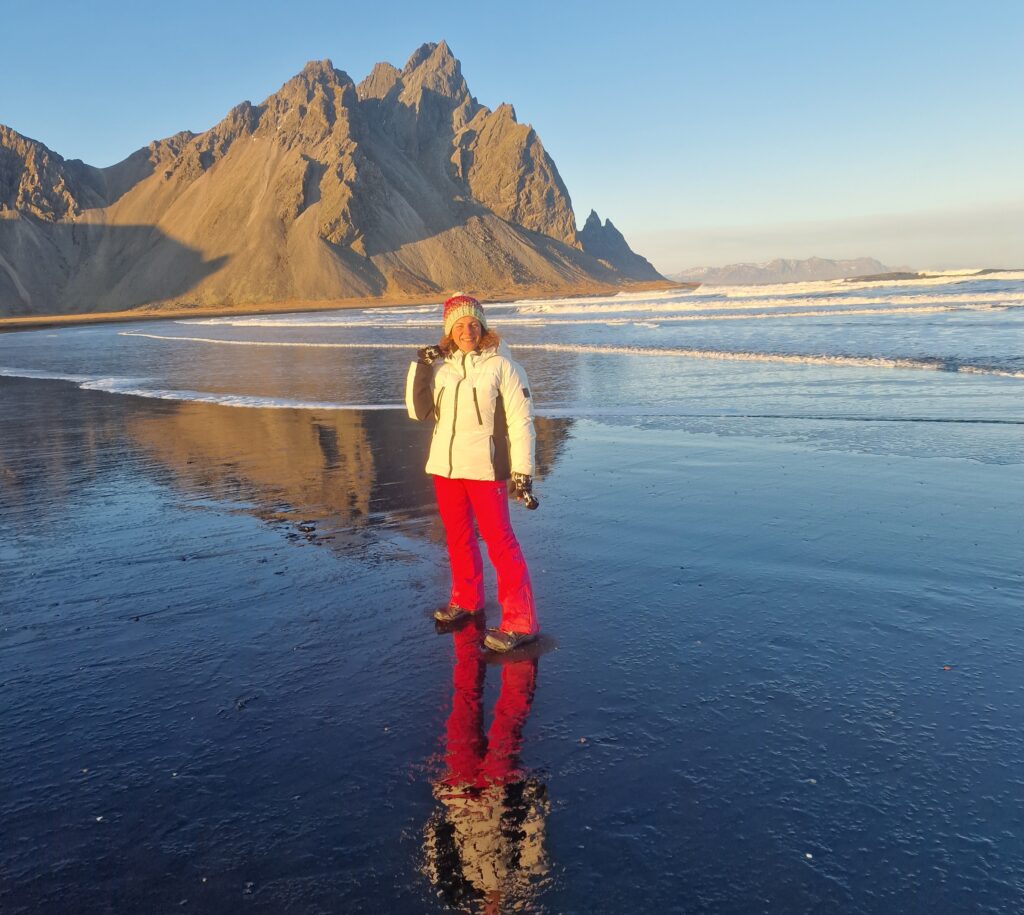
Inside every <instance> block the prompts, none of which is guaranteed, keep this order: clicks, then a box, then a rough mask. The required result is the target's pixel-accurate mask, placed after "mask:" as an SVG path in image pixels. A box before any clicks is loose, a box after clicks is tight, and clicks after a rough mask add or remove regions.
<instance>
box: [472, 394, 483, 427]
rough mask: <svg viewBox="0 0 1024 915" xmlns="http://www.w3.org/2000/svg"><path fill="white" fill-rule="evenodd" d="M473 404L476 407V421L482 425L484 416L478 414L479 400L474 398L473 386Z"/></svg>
mask: <svg viewBox="0 0 1024 915" xmlns="http://www.w3.org/2000/svg"><path fill="white" fill-rule="evenodd" d="M473 406H474V407H475V408H476V421H477V422H478V423H479V424H480V425H481V426H482V425H483V424H484V418H483V417H482V416H481V415H480V401H479V400H477V399H476V388H473Z"/></svg>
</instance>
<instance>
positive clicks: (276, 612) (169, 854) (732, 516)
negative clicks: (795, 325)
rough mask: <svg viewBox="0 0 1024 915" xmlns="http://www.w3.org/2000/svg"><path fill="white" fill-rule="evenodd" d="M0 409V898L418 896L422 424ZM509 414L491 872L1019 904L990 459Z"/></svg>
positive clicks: (301, 902)
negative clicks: (519, 860)
mask: <svg viewBox="0 0 1024 915" xmlns="http://www.w3.org/2000/svg"><path fill="white" fill-rule="evenodd" d="M0 428H2V429H3V436H2V440H0V484H2V490H0V492H2V499H0V573H2V580H3V588H2V592H0V613H2V621H0V686H2V688H3V693H4V697H5V701H4V702H3V704H2V706H0V733H2V734H3V735H4V738H3V754H2V761H3V765H2V775H0V817H2V822H3V824H4V828H3V839H2V845H0V911H3V912H4V913H29V912H31V913H36V912H54V913H58V912H59V913H65V912H83V913H84V912H147V913H148V912H168V911H192V912H211V913H213V912H216V913H220V912H234V911H253V912H275V913H276V912H303V913H305V912H352V911H366V912H377V911H396V912H422V911H433V910H440V909H442V908H443V898H444V897H443V894H444V893H445V892H447V893H448V898H449V899H452V898H455V897H454V896H453V895H452V891H451V884H452V882H453V881H456V878H457V876H458V875H457V874H455V875H454V876H453V874H452V873H448V875H447V878H446V879H447V881H448V882H447V884H446V883H445V881H444V880H443V879H442V880H440V882H438V877H437V868H436V867H435V868H432V864H431V858H430V855H431V852H430V841H429V837H428V833H429V829H428V824H429V823H431V822H432V818H435V819H436V817H437V814H438V811H439V801H438V800H436V799H435V793H436V792H435V791H434V790H433V784H434V783H435V782H437V781H438V779H439V777H440V775H441V774H442V773H443V769H444V763H443V759H442V756H443V753H444V749H445V747H444V738H445V727H446V720H447V719H448V716H449V712H450V709H451V702H452V676H453V658H454V652H453V642H452V636H451V635H440V636H439V635H437V634H436V633H435V632H434V631H433V628H432V625H431V623H430V620H429V610H430V609H431V608H432V607H433V606H434V604H435V603H436V602H437V601H438V600H439V599H443V598H444V596H445V594H444V591H445V586H446V569H445V566H444V554H443V549H442V546H441V542H440V539H439V537H440V531H439V529H438V526H437V523H436V521H435V520H434V516H433V510H432V505H431V494H430V488H429V486H428V485H427V480H426V478H425V477H423V476H422V474H421V472H420V470H419V468H420V466H421V463H422V452H423V447H424V440H423V430H418V429H417V428H416V427H415V426H414V425H412V424H411V423H409V422H408V421H407V420H405V419H404V417H403V416H402V415H401V414H399V413H389V412H379V413H365V414H354V413H332V412H325V413H323V414H317V413H313V412H304V411H287V410H267V411H261V410H244V409H232V408H228V407H215V406H210V405H200V404H191V405H190V404H175V403H170V402H160V401H146V400H142V399H136V398H131V397H120V396H116V395H109V394H104V393H99V392H89V391H81V390H78V389H76V388H75V387H73V386H72V385H70V384H64V383H60V382H40V381H21V380H13V379H0ZM541 444H542V452H543V454H544V469H545V472H544V475H543V476H544V478H543V479H542V480H541V482H540V483H539V484H538V491H539V494H540V495H541V498H542V500H543V505H542V508H541V510H540V511H538V512H535V513H526V512H523V511H517V512H516V514H515V520H516V524H517V530H518V531H519V534H520V538H521V540H522V542H523V545H524V550H525V552H526V554H527V557H528V559H529V560H530V562H531V569H532V571H533V576H534V580H535V585H536V589H537V593H538V598H539V605H540V612H541V620H542V624H543V626H544V628H545V630H546V633H547V635H546V639H545V643H544V645H543V646H542V649H543V650H542V651H541V652H540V656H539V658H537V660H536V664H537V671H536V692H535V693H534V694H533V699H532V706H531V707H530V708H529V710H528V717H527V718H526V721H525V728H524V738H523V745H522V748H521V766H522V769H523V772H524V774H525V775H526V776H528V778H529V784H530V785H531V786H532V790H533V791H534V792H535V793H537V792H539V793H540V794H542V795H543V797H544V799H545V801H544V803H543V804H541V805H539V806H538V807H537V810H539V811H540V819H541V820H542V822H541V823H539V824H537V823H536V822H535V823H534V825H533V829H534V831H535V833H536V832H537V830H539V838H538V836H537V835H536V834H535V835H534V836H533V840H532V841H533V842H534V845H535V846H536V844H537V843H538V842H539V843H540V844H541V845H542V846H543V856H542V857H543V860H544V864H543V866H541V867H539V868H536V869H535V870H534V872H533V873H532V874H531V875H530V876H529V878H528V879H525V878H524V880H523V881H520V884H519V885H518V890H517V893H518V895H517V896H515V898H516V899H517V900H518V904H519V905H520V906H521V907H525V908H527V909H532V910H537V911H541V910H543V911H551V912H623V911H694V912H697V911H700V912H707V911H715V912H751V911H807V912H810V911H843V912H879V913H881V912H892V911H931V910H937V911H991V912H1010V911H1016V910H1018V909H1019V908H1020V907H1021V902H1022V900H1024V839H1022V838H1021V836H1022V835H1024V814H1022V812H1021V809H1020V805H1019V798H1020V782H1019V778H1020V777H1019V771H1020V768H1021V765H1022V762H1024V737H1022V733H1021V728H1020V723H1021V720H1022V705H1024V692H1022V685H1024V624H1022V621H1021V617H1020V607H1021V599H1022V597H1024V587H1022V581H1021V573H1020V567H1021V564H1020V559H1021V551H1020V543H1021V533H1022V531H1021V527H1022V518H1024V511H1022V509H1024V485H1022V484H1024V470H1022V466H1021V465H1020V464H1002V465H996V464H985V463H981V462H978V461H966V460H953V459H947V458H914V457H905V456H899V455H879V454H870V453H852V452H849V451H845V450H834V451H830V450H823V449H821V448H815V447H811V446H806V445H802V444H800V443H799V442H796V441H786V440H782V439H770V438H754V437H747V436H743V435H736V436H732V437H720V436H716V435H710V434H694V433H692V432H687V431H685V430H683V429H681V428H674V427H673V426H672V425H671V424H662V425H658V424H655V423H649V424H647V426H645V427H643V428H638V427H635V426H633V425H628V424H623V425H606V424H602V423H600V422H596V421H589V420H588V421H575V422H568V421H560V422H555V421H551V422H548V423H547V424H545V425H544V427H543V428H542V429H541ZM492 593H493V589H492ZM489 611H490V613H491V615H492V619H493V618H496V610H495V608H494V607H493V606H492V607H490V608H489ZM501 670H502V668H501V666H492V667H488V668H487V669H486V688H485V692H484V696H483V699H484V708H485V709H490V708H491V707H492V706H493V705H494V703H495V701H496V700H497V697H498V689H499V681H500V679H501ZM512 844H513V846H514V845H515V842H513V843H512ZM512 863H513V865H514V864H515V862H512ZM449 864H450V862H449ZM449 869H450V868H449ZM472 896H473V894H472V892H470V891H468V890H466V891H465V893H464V896H463V899H464V902H463V903H462V905H463V906H464V907H465V908H466V909H467V910H472V909H474V907H476V908H480V906H482V905H483V902H482V901H480V900H478V901H477V902H472V901H471V899H472ZM511 898H512V897H511V896H510V897H509V899H507V900H506V904H510V902H511ZM465 900H470V901H465ZM491 902H492V903H494V902H495V899H494V897H493V896H492V898H491Z"/></svg>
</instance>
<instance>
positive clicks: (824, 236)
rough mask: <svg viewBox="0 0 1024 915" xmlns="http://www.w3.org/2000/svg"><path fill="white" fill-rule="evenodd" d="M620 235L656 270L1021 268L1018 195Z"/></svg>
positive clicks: (1023, 249)
mask: <svg viewBox="0 0 1024 915" xmlns="http://www.w3.org/2000/svg"><path fill="white" fill-rule="evenodd" d="M626 240H627V241H628V242H629V244H630V246H631V247H632V248H633V250H634V251H637V252H638V253H640V254H642V255H643V256H644V257H646V258H647V259H648V260H649V261H651V262H652V263H653V264H654V266H655V267H656V268H657V269H658V270H659V271H660V272H661V273H665V274H668V273H679V272H681V271H683V270H686V269H689V268H691V267H721V266H724V265H726V264H735V263H759V262H763V261H769V260H773V259H774V258H777V257H785V258H794V259H802V258H807V257H825V258H834V259H843V258H855V257H874V258H877V259H878V260H880V261H882V262H883V263H885V264H886V265H888V266H890V267H912V268H914V269H918V270H921V269H954V268H958V267H1024V201H1013V202H1011V203H1007V204H1005V205H1002V204H1001V205H988V206H981V207H976V208H972V209H962V210H934V211H928V212H915V213H887V214H878V215H874V216H862V217H855V218H849V219H834V220H817V221H805V222H783V223H777V224H763V225H740V226H722V225H717V226H716V225H708V226H695V227H692V228H689V227H687V228H679V229H669V230H665V231H657V232H643V231H633V232H627V233H626Z"/></svg>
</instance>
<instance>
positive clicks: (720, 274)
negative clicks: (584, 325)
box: [671, 257, 889, 286]
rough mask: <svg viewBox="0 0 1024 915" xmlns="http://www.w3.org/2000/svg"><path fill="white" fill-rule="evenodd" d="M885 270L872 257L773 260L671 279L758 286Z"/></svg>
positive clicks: (686, 273)
mask: <svg viewBox="0 0 1024 915" xmlns="http://www.w3.org/2000/svg"><path fill="white" fill-rule="evenodd" d="M888 272H889V268H888V267H886V266H885V264H883V263H881V262H880V261H877V260H875V259H874V258H873V257H858V258H855V259H853V260H838V261H836V260H828V259H826V258H823V257H809V258H807V259H805V260H789V259H786V258H776V259H775V260H773V261H768V262H767V263H764V264H729V265H728V266H726V267H693V268H691V269H690V270H684V271H683V272H682V273H676V274H673V275H672V277H671V278H672V279H674V280H679V281H681V282H698V283H703V284H704V285H706V286H747V285H757V284H760V283H806V282H813V281H822V280H838V279H844V278H850V277H856V276H869V275H872V274H879V273H888Z"/></svg>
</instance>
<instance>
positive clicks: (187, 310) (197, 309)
mask: <svg viewBox="0 0 1024 915" xmlns="http://www.w3.org/2000/svg"><path fill="white" fill-rule="evenodd" d="M697 285H699V284H697ZM693 288H696V286H695V285H694V284H693V283H676V282H673V281H671V280H649V281H639V282H636V283H627V284H623V285H620V286H604V285H594V286H570V287H567V288H566V289H565V290H540V289H537V288H536V287H528V288H527V289H525V290H502V291H495V292H491V293H487V292H483V291H478V290H470V292H469V294H472V295H475V296H477V297H479V298H480V299H481V300H483V301H484V302H485V303H493V304H498V303H507V302H517V301H530V300H534V299H547V298H552V297H558V298H566V299H576V298H582V297H584V296H591V295H614V294H615V293H618V292H646V291H649V290H668V289H693ZM440 301H443V300H439V298H438V297H437V296H424V295H406V296H393V297H388V298H386V299H385V298H383V297H362V298H345V299H315V300H309V301H296V300H286V301H283V302H262V303H260V302H257V303H252V304H247V305H235V306H225V305H194V306H189V305H182V304H174V305H166V306H160V305H141V306H136V307H135V308H131V309H126V310H124V311H103V312H87V313H83V314H57V315H19V316H12V317H3V318H0V333H10V332H12V331H22V330H44V329H47V328H54V327H74V326H78V325H90V324H118V323H128V322H132V321H158V320H175V319H178V318H223V317H230V316H231V315H271V314H301V313H302V312H310V311H344V310H350V309H356V308H390V307H398V306H404V307H408V306H417V305H433V304H440Z"/></svg>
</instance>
